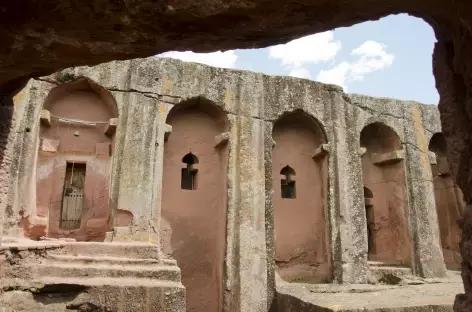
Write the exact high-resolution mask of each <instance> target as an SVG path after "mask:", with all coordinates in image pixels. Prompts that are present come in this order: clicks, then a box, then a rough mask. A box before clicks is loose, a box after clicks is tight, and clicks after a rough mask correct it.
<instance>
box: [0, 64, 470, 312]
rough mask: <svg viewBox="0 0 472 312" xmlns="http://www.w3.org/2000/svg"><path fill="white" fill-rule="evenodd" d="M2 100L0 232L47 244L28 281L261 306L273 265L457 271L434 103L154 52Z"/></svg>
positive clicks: (452, 188) (219, 305)
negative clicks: (8, 158) (5, 151)
mask: <svg viewBox="0 0 472 312" xmlns="http://www.w3.org/2000/svg"><path fill="white" fill-rule="evenodd" d="M14 101H15V132H14V133H13V134H12V135H13V136H14V137H13V138H12V140H11V144H10V145H9V149H10V151H12V155H14V157H15V158H14V167H13V169H14V172H12V173H11V176H12V177H13V178H12V180H11V182H10V193H9V203H8V211H6V212H5V216H4V222H3V236H4V240H5V238H9V239H10V240H11V243H10V244H13V243H14V242H15V239H14V238H18V239H20V238H29V239H32V240H40V241H46V242H55V244H56V245H54V246H53V245H51V246H46V247H45V248H46V250H49V251H48V252H49V253H50V255H49V256H48V257H46V258H44V259H43V260H38V257H35V258H34V259H36V260H34V259H33V260H31V263H29V265H28V270H29V271H28V272H30V278H31V279H38V280H39V281H41V282H42V283H44V284H51V285H55V284H63V283H64V280H65V279H67V278H69V277H74V278H75V282H74V283H76V284H78V285H88V286H90V285H95V284H94V283H95V280H93V278H94V277H97V278H98V277H100V278H103V277H107V278H109V280H105V282H104V284H101V286H97V285H95V286H94V287H98V289H100V287H105V288H106V289H107V290H106V291H107V293H110V292H113V287H116V284H121V285H124V286H123V287H129V289H134V288H133V287H135V286H139V287H144V288H147V289H151V290H155V293H156V294H159V295H156V296H152V298H151V299H149V300H151V301H150V302H151V303H149V302H148V303H147V304H153V306H160V307H164V306H166V307H170V306H172V308H169V309H168V310H165V311H182V309H184V308H183V307H184V306H185V305H186V309H187V311H194V312H200V311H201V312H203V311H210V312H211V311H228V312H229V311H267V310H268V306H269V305H270V302H271V301H272V300H273V298H274V296H275V293H276V289H275V280H276V276H279V277H280V278H281V279H283V280H285V281H287V282H305V283H339V282H342V283H376V282H379V281H380V280H381V279H382V277H383V276H385V272H390V273H391V272H395V273H394V274H410V275H416V276H422V277H442V276H444V275H445V273H446V270H447V269H458V268H459V265H460V261H461V259H460V255H459V246H458V244H459V239H460V233H459V228H458V225H457V222H456V221H457V218H458V217H459V216H460V214H461V211H462V209H463V207H464V203H463V201H462V194H461V192H460V190H459V189H458V187H456V185H455V184H454V181H453V179H452V178H451V177H450V172H449V166H448V162H447V159H446V148H447V147H446V144H445V140H444V137H443V135H442V134H441V128H440V122H439V112H438V111H437V107H436V106H434V105H424V104H420V103H416V102H408V101H399V100H393V99H378V98H372V97H368V96H363V95H357V94H346V93H344V92H343V91H342V89H341V88H339V87H337V86H333V85H325V84H321V83H317V82H313V81H308V80H303V79H295V78H289V77H271V76H266V75H262V74H257V73H252V72H246V71H236V70H223V69H217V68H212V67H208V66H204V65H199V64H195V63H184V62H180V61H177V60H172V59H163V58H157V57H154V58H148V59H137V60H131V61H117V62H111V63H106V64H101V65H98V66H95V67H77V68H71V69H66V70H64V71H62V72H59V73H56V74H54V75H51V76H48V77H43V78H40V79H36V80H31V81H30V82H29V83H28V85H27V87H26V88H25V89H23V90H22V91H21V92H19V93H18V94H17V95H16V97H15V99H14ZM54 238H56V239H57V240H53V239H54ZM7 241H8V240H7ZM3 245H5V244H3ZM7 245H8V244H7ZM48 248H49V249H48ZM33 249H34V248H33ZM41 259H42V258H41ZM85 260H87V261H88V262H87V261H85ZM90 263H94V264H95V265H92V264H90ZM74 265H75V266H74ZM136 267H137V268H138V269H136ZM81 272H82V273H83V274H82V273H81ZM84 272H85V273H84ZM390 273H389V274H390ZM130 277H133V280H134V282H133V283H134V284H132V285H128V286H127V284H126V283H127V282H126V281H127V279H126V278H130ZM107 281H108V282H107ZM150 281H152V282H150ZM107 283H108V284H107ZM110 289H111V290H110ZM118 293H119V292H117V294H118ZM137 293H139V291H137ZM133 294H134V295H133V296H138V295H136V294H135V293H133ZM96 296H97V298H98V299H97V298H95V299H94V300H96V301H97V302H101V301H100V300H101V299H100V298H102V297H101V296H102V295H100V291H99V292H97V294H96ZM116 296H117V297H116V298H118V299H119V298H121V297H120V296H119V295H116ZM118 299H117V300H118ZM153 300H154V301H153ZM112 301H113V300H112ZM117 302H121V303H120V304H122V305H123V306H124V307H125V311H128V310H127V309H132V308H134V309H136V310H135V311H145V310H144V309H142V310H140V308H136V307H134V306H132V305H133V303H131V302H123V300H122V301H119V300H118V301H117ZM146 302H147V301H146ZM107 304H111V305H112V307H114V308H116V306H113V304H118V303H114V302H111V303H110V302H108V303H107ZM146 311H147V310H146ZM163 311H164V310H163Z"/></svg>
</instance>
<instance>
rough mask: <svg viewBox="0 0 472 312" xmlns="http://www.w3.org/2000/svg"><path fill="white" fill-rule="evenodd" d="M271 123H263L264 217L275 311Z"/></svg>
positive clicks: (269, 289) (271, 308) (270, 301)
mask: <svg viewBox="0 0 472 312" xmlns="http://www.w3.org/2000/svg"><path fill="white" fill-rule="evenodd" d="M272 129H273V124H272V123H271V122H267V121H266V122H265V123H264V164H265V219H266V225H265V226H266V248H267V308H268V311H276V308H277V307H276V302H275V295H276V284H275V280H276V278H275V274H276V265H275V227H274V202H273V198H272V194H273V192H274V185H273V178H272V151H273V149H274V146H275V141H274V139H273V138H272Z"/></svg>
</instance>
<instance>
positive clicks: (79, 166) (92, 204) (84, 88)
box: [36, 77, 118, 241]
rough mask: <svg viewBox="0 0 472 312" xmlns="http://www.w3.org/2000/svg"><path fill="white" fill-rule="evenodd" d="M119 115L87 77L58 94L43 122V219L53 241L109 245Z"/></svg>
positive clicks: (39, 194)
mask: <svg viewBox="0 0 472 312" xmlns="http://www.w3.org/2000/svg"><path fill="white" fill-rule="evenodd" d="M117 117H118V109H117V105H116V102H115V100H114V98H113V96H112V95H111V93H110V92H109V91H107V90H106V89H105V88H103V87H101V86H99V85H98V84H97V83H95V82H93V81H91V80H90V79H88V78H85V77H81V78H78V79H76V80H74V81H72V82H69V83H64V84H61V85H59V86H57V87H55V88H54V89H52V90H51V91H50V92H49V94H48V96H47V97H46V100H45V102H44V104H43V110H42V112H41V117H40V129H39V148H38V157H37V164H36V177H37V179H36V181H37V184H36V206H37V214H38V216H43V217H44V216H47V217H48V232H47V235H48V236H51V237H71V238H75V239H77V240H79V241H90V240H93V241H103V240H104V239H105V234H106V232H107V231H109V230H110V228H109V227H110V224H112V223H111V222H110V218H111V212H110V198H109V188H110V172H111V156H112V153H113V150H114V141H115V131H116V125H117Z"/></svg>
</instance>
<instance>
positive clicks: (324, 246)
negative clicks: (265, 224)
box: [272, 112, 332, 282]
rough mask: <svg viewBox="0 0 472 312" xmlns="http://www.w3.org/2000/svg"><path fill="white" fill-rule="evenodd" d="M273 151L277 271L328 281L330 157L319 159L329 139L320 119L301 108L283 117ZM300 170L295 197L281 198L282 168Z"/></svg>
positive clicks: (277, 126)
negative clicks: (316, 153) (324, 144)
mask: <svg viewBox="0 0 472 312" xmlns="http://www.w3.org/2000/svg"><path fill="white" fill-rule="evenodd" d="M272 136H273V139H274V141H275V147H274V149H273V155H272V177H273V203H274V223H275V224H274V228H275V255H276V264H277V271H278V273H279V274H280V276H281V277H282V278H283V279H285V280H287V281H305V282H329V281H330V280H331V279H332V266H331V248H330V240H329V233H328V230H329V229H328V218H327V195H328V194H327V192H328V159H327V156H321V157H316V158H314V157H313V156H314V153H315V151H316V149H317V148H319V147H320V145H321V144H323V143H326V139H325V135H324V132H323V130H322V129H321V127H320V126H319V124H318V123H317V122H316V121H315V120H314V119H312V118H311V117H310V116H308V115H306V114H305V113H302V112H296V113H292V114H288V115H285V116H283V117H282V118H280V119H279V120H278V121H277V122H276V123H275V124H274V128H273V134H272ZM287 165H288V166H290V167H291V168H292V169H293V170H294V171H295V175H294V176H293V177H292V178H293V180H294V181H295V198H282V194H281V179H284V178H285V176H282V175H281V174H280V171H281V169H282V168H284V167H285V166H287Z"/></svg>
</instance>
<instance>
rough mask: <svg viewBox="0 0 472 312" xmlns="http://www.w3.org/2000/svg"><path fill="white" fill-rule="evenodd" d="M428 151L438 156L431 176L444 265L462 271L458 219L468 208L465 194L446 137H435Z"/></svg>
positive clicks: (432, 164)
mask: <svg viewBox="0 0 472 312" xmlns="http://www.w3.org/2000/svg"><path fill="white" fill-rule="evenodd" d="M428 149H429V151H430V153H433V154H434V156H435V161H431V173H432V176H433V184H434V198H435V203H436V212H437V216H438V225H439V234H440V240H441V247H442V250H443V255H444V262H445V264H446V267H447V268H448V269H449V270H459V269H460V267H461V261H462V257H461V255H460V249H459V243H460V241H461V230H460V228H459V225H458V223H457V220H458V219H459V218H460V217H461V215H462V213H463V211H464V208H465V202H464V198H463V194H462V192H461V190H460V188H459V187H458V186H457V184H456V183H455V181H454V179H453V178H452V175H451V170H450V167H449V162H448V159H447V143H446V139H445V137H444V135H443V134H442V133H440V132H438V133H435V134H433V136H432V137H431V140H430V141H429V146H428ZM431 156H433V155H431ZM430 160H431V159H430Z"/></svg>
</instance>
